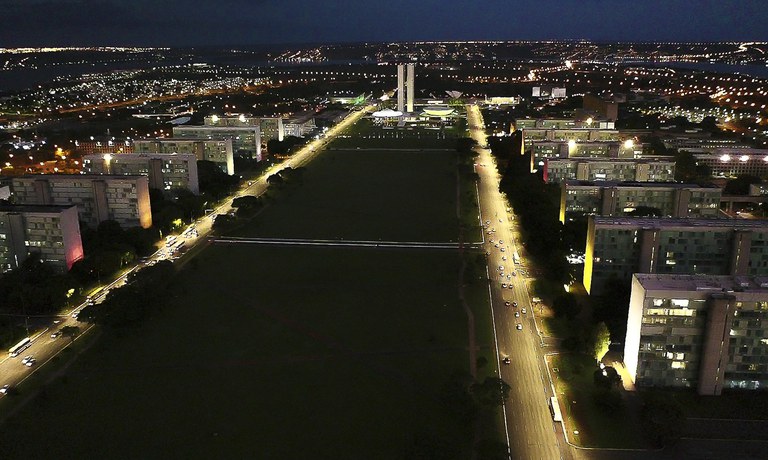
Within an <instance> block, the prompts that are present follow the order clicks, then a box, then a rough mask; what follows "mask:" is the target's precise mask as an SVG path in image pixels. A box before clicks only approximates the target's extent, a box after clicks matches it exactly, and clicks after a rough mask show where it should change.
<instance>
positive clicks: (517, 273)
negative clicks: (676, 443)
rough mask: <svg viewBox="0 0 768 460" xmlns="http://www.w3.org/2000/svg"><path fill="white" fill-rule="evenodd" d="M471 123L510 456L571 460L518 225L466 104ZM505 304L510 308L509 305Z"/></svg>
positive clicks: (476, 116) (475, 113)
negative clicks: (552, 406) (553, 410)
mask: <svg viewBox="0 0 768 460" xmlns="http://www.w3.org/2000/svg"><path fill="white" fill-rule="evenodd" d="M467 120H468V124H469V129H470V136H471V137H472V138H473V139H474V140H475V141H477V144H478V147H477V154H478V156H477V163H476V166H475V170H476V171H477V173H478V175H479V177H480V180H479V182H478V193H479V200H480V215H481V219H482V221H483V225H484V228H483V232H484V239H485V241H486V243H485V250H486V251H487V252H488V253H489V255H488V269H489V276H490V280H491V281H490V296H491V304H492V310H493V316H494V318H493V319H494V329H495V335H496V342H497V346H498V350H499V366H500V372H501V377H502V379H504V381H506V382H507V383H508V384H509V385H510V386H511V390H510V396H509V400H508V401H507V403H506V406H505V412H506V430H507V436H508V439H509V447H510V456H511V458H526V459H558V458H568V459H570V458H571V457H570V454H569V452H570V449H569V448H568V446H567V444H565V443H564V442H563V439H562V427H561V426H560V424H559V423H556V422H554V421H553V420H552V415H551V414H550V410H549V406H548V400H549V397H550V396H552V391H551V388H552V386H551V384H550V381H549V378H548V374H547V370H546V368H545V365H544V360H543V352H542V347H541V341H540V337H539V334H538V332H537V329H536V326H535V322H534V317H533V314H534V312H533V308H532V307H533V305H532V302H531V297H530V296H529V293H528V291H527V287H526V281H525V278H526V276H527V272H526V271H525V270H524V269H523V266H524V263H525V260H524V259H523V258H522V257H520V262H522V265H521V264H515V261H514V259H515V256H514V255H515V254H518V255H519V254H520V252H519V251H518V248H517V241H516V240H515V239H514V238H515V236H516V235H517V231H516V229H515V225H516V224H515V221H514V216H513V214H512V213H511V212H508V211H507V209H508V204H507V201H506V199H505V197H504V196H503V195H502V194H501V193H500V192H499V174H498V170H497V168H496V166H495V163H494V160H493V158H492V156H491V153H490V151H489V150H488V149H487V148H486V142H487V137H486V134H485V126H484V124H483V120H482V115H481V113H480V109H479V108H478V107H477V106H475V105H468V106H467ZM497 245H498V247H497ZM502 249H503V250H502ZM500 267H503V271H502V270H501V269H500ZM521 270H522V272H521ZM502 273H503V274H502ZM504 285H506V287H504ZM510 285H511V286H512V287H511V288H510ZM506 302H509V303H510V305H509V306H506V305H505V303H506ZM515 303H516V304H517V306H516V307H515V306H514V304H515ZM504 358H509V363H508V364H505V363H504V361H505V360H504Z"/></svg>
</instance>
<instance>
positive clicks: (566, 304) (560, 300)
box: [552, 293, 581, 320]
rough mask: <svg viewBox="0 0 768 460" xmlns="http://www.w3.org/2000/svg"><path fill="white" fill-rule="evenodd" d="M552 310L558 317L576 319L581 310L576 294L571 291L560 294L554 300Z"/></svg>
mask: <svg viewBox="0 0 768 460" xmlns="http://www.w3.org/2000/svg"><path fill="white" fill-rule="evenodd" d="M552 310H553V311H554V313H555V316H556V317H558V318H563V317H565V318H568V319H571V320H572V319H574V318H576V315H578V314H579V312H580V311H581V306H579V302H578V301H577V300H576V296H575V295H573V294H571V293H565V294H560V295H558V296H557V297H555V300H554V301H552Z"/></svg>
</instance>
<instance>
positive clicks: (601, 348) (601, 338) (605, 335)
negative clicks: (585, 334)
mask: <svg viewBox="0 0 768 460" xmlns="http://www.w3.org/2000/svg"><path fill="white" fill-rule="evenodd" d="M610 345H611V332H610V331H609V330H608V326H606V325H605V323H604V322H602V321H600V322H599V323H597V326H595V328H594V330H593V331H592V337H591V341H590V351H591V352H592V356H594V357H595V359H596V360H597V362H600V361H601V360H602V359H603V357H604V356H605V354H606V353H608V347H609V346H610Z"/></svg>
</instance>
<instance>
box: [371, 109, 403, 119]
mask: <svg viewBox="0 0 768 460" xmlns="http://www.w3.org/2000/svg"><path fill="white" fill-rule="evenodd" d="M373 116H374V117H375V118H393V117H401V116H403V112H400V111H399V110H392V109H384V110H379V111H378V112H373Z"/></svg>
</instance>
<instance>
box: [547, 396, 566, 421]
mask: <svg viewBox="0 0 768 460" xmlns="http://www.w3.org/2000/svg"><path fill="white" fill-rule="evenodd" d="M549 411H550V412H551V413H552V420H554V421H556V422H562V421H563V414H562V412H560V404H559V403H558V402H557V397H556V396H552V397H551V398H549Z"/></svg>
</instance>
